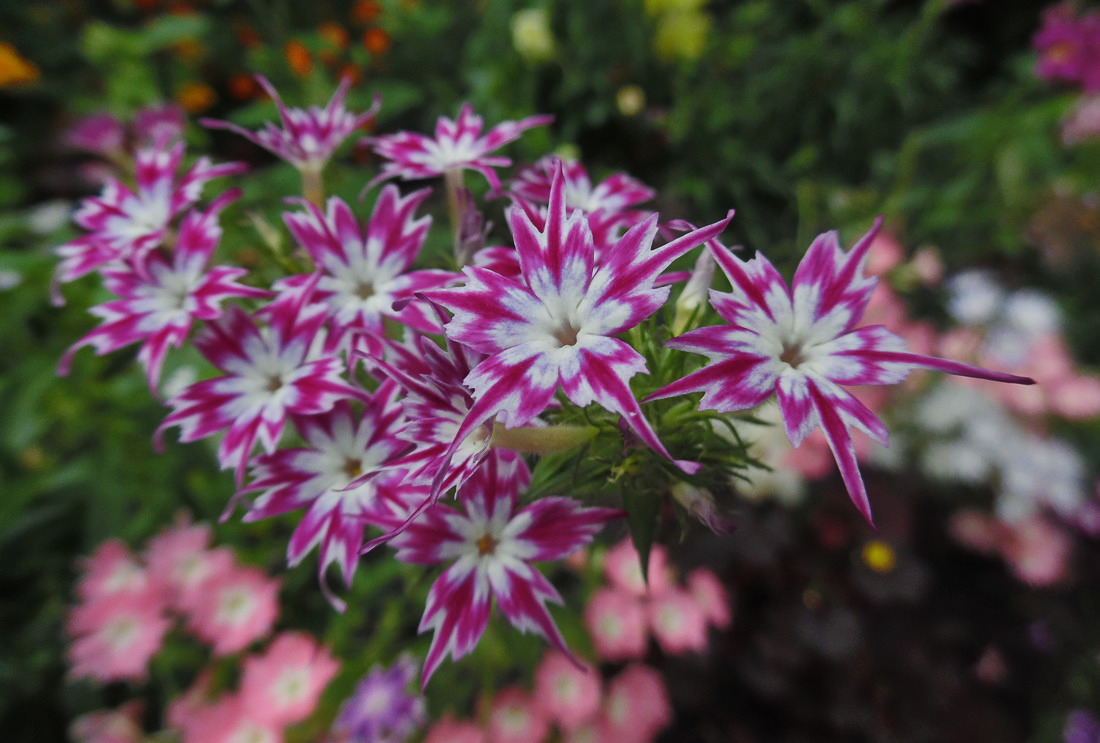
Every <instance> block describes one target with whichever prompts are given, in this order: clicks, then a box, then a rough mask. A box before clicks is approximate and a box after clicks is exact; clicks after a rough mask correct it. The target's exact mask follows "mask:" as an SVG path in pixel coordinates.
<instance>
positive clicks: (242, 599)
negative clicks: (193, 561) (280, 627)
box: [187, 567, 279, 655]
mask: <svg viewBox="0 0 1100 743" xmlns="http://www.w3.org/2000/svg"><path fill="white" fill-rule="evenodd" d="M278 593H279V582H278V581H277V580H275V579H274V578H268V577H267V576H266V575H264V573H263V572H262V571H260V570H258V569H256V568H248V567H237V568H236V569H234V570H231V571H226V572H222V573H219V574H217V575H214V576H211V577H210V578H209V579H208V580H207V581H205V582H204V583H203V584H202V588H201V590H199V591H197V592H196V594H195V597H194V600H193V601H192V602H191V605H190V607H189V610H190V616H189V617H188V619H187V627H188V629H190V630H191V631H192V632H193V633H194V634H195V636H196V637H198V638H199V639H200V640H203V641H204V642H208V643H210V645H211V646H212V648H213V651H214V655H228V654H229V653H235V652H237V651H238V650H242V649H244V648H245V647H247V646H248V645H249V644H250V643H252V642H253V641H254V640H258V639H260V638H261V637H264V636H265V635H267V633H269V632H270V631H271V627H272V625H273V624H274V623H275V617H276V615H277V614H278V613H279V603H278Z"/></svg>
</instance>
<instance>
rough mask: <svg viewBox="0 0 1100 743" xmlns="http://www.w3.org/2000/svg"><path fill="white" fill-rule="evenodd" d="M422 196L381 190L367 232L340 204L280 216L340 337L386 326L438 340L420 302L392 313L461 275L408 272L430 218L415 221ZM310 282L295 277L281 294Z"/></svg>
mask: <svg viewBox="0 0 1100 743" xmlns="http://www.w3.org/2000/svg"><path fill="white" fill-rule="evenodd" d="M429 193H430V191H429V189H422V190H420V191H416V192H414V193H411V194H409V195H408V196H405V197H402V196H401V194H400V192H399V191H398V190H397V188H396V187H395V186H392V185H390V186H386V187H385V188H383V189H382V192H381V193H380V194H379V196H378V200H377V201H376V202H375V205H374V210H373V212H372V213H371V216H370V219H369V220H368V221H367V223H366V225H365V228H360V226H359V224H358V222H357V221H356V219H355V215H354V214H352V211H351V209H350V208H349V207H348V205H347V204H346V203H344V201H342V200H341V199H339V198H338V197H335V196H334V197H332V198H330V199H329V200H328V204H327V206H326V210H325V211H324V212H322V211H321V210H320V209H319V208H317V207H316V206H314V205H313V204H310V203H308V202H306V203H303V205H302V206H303V208H305V210H306V211H305V212H298V213H293V212H288V213H287V214H285V215H284V219H285V221H286V224H287V227H289V228H290V231H291V233H292V234H293V235H294V237H295V239H297V241H298V242H299V243H300V244H301V245H302V246H303V247H304V248H305V249H306V251H307V252H308V253H309V256H310V257H311V258H312V259H313V262H314V264H316V270H317V271H318V272H320V274H321V278H320V280H319V281H318V282H317V288H316V290H315V294H314V297H313V300H314V301H319V302H323V303H325V304H326V305H327V306H328V307H329V311H330V313H331V321H330V323H331V325H332V326H334V328H335V329H336V330H337V331H338V332H339V333H344V332H347V331H349V330H352V329H358V330H368V331H370V332H371V333H375V334H378V335H384V334H385V330H384V328H383V325H382V320H383V318H386V317H388V318H391V319H393V320H396V321H397V322H399V323H401V324H402V325H406V326H410V327H414V328H418V329H420V330H424V331H427V332H437V331H438V330H439V322H438V320H437V319H436V318H435V315H434V314H431V313H430V311H428V310H426V309H425V305H424V303H422V302H413V303H408V304H406V305H405V306H404V307H403V308H402V309H401V310H394V309H393V304H394V302H395V301H398V300H402V299H411V298H412V296H413V294H414V293H416V292H419V291H423V290H425V289H434V288H436V287H441V286H444V285H446V284H449V283H451V282H453V281H454V280H455V279H457V278H458V274H455V273H453V272H451V271H442V270H436V269H428V270H423V271H410V270H409V269H410V268H411V267H412V265H413V263H414V262H415V261H416V258H417V256H418V255H419V253H420V249H421V247H423V245H424V238H425V237H426V236H427V234H428V227H429V226H430V225H431V221H432V220H431V217H430V216H423V217H420V218H416V215H415V212H416V208H417V206H418V205H419V204H420V203H421V202H422V201H423V200H424V199H425V198H426V197H427V196H428V194H429ZM310 280H313V279H312V277H311V276H292V277H290V278H287V279H283V280H282V281H281V282H280V284H279V285H277V287H276V288H278V286H295V285H299V284H301V283H303V282H306V281H310Z"/></svg>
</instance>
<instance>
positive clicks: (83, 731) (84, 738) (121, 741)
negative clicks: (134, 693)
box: [69, 701, 145, 743]
mask: <svg viewBox="0 0 1100 743" xmlns="http://www.w3.org/2000/svg"><path fill="white" fill-rule="evenodd" d="M140 717H141V703H140V702H136V701H135V702H127V703H126V704H124V705H122V706H121V707H119V708H118V709H111V710H100V711H98V712H89V713H88V714H86V715H81V716H80V717H78V718H76V719H75V720H73V724H72V725H70V726H69V737H70V738H72V739H73V740H74V741H75V743H141V741H143V740H145V732H144V731H143V730H142V729H141V722H140Z"/></svg>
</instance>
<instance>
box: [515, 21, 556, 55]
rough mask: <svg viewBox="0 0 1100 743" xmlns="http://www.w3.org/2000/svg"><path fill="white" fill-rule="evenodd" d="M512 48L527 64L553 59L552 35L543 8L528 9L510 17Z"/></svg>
mask: <svg viewBox="0 0 1100 743" xmlns="http://www.w3.org/2000/svg"><path fill="white" fill-rule="evenodd" d="M512 46H514V47H515V48H516V51H517V52H519V54H520V56H521V57H523V58H524V59H526V60H528V61H529V62H541V61H544V60H547V59H553V58H554V53H555V48H554V34H553V33H552V32H551V31H550V16H549V14H548V13H547V12H546V9H545V8H528V9H527V10H521V11H519V12H518V13H516V14H515V15H513V16H512Z"/></svg>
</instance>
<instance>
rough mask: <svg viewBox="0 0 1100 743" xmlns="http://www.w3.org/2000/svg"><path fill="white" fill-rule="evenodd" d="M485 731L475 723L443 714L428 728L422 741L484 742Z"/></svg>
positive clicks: (448, 742)
mask: <svg viewBox="0 0 1100 743" xmlns="http://www.w3.org/2000/svg"><path fill="white" fill-rule="evenodd" d="M486 740H487V739H486V737H485V732H484V731H483V730H482V729H481V728H480V727H478V726H477V724H476V723H473V722H466V721H463V720H456V719H454V718H453V717H451V716H450V715H444V716H443V718H442V719H441V720H439V721H438V722H436V723H435V724H434V725H432V726H431V727H430V728H429V729H428V734H427V736H425V738H424V743H486Z"/></svg>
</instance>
